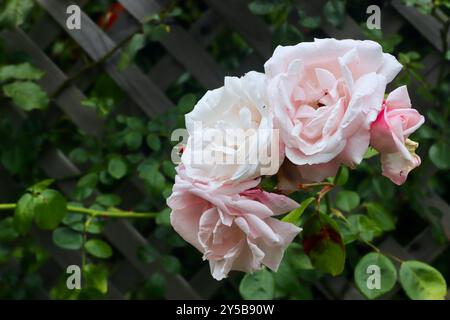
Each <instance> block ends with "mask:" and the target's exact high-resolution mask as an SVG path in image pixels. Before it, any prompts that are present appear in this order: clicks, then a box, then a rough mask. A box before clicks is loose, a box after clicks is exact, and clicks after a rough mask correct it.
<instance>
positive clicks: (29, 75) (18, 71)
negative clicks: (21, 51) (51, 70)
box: [0, 62, 44, 82]
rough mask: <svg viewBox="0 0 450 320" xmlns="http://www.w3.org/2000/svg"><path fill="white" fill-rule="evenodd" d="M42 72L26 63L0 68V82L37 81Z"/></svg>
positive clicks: (42, 74)
mask: <svg viewBox="0 0 450 320" xmlns="http://www.w3.org/2000/svg"><path fill="white" fill-rule="evenodd" d="M43 76H44V72H42V71H41V70H39V69H37V68H35V67H33V66H32V65H31V64H29V63H28V62H25V63H22V64H15V65H7V66H3V67H0V82H3V81H8V80H39V79H41V78H42V77H43Z"/></svg>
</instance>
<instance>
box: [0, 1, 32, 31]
mask: <svg viewBox="0 0 450 320" xmlns="http://www.w3.org/2000/svg"><path fill="white" fill-rule="evenodd" d="M33 7H34V1H33V0H6V1H5V4H4V5H3V6H2V7H0V11H1V13H0V26H7V27H19V26H21V25H22V24H23V23H24V22H25V20H26V18H27V17H28V14H29V13H30V12H31V11H32V9H33Z"/></svg>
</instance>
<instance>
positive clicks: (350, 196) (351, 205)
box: [336, 191, 360, 212]
mask: <svg viewBox="0 0 450 320" xmlns="http://www.w3.org/2000/svg"><path fill="white" fill-rule="evenodd" d="M359 201H360V199H359V195H358V194H357V193H356V192H354V191H340V192H338V194H337V195H336V206H337V207H338V208H339V209H341V210H343V211H347V212H349V211H352V210H353V209H356V207H358V205H359Z"/></svg>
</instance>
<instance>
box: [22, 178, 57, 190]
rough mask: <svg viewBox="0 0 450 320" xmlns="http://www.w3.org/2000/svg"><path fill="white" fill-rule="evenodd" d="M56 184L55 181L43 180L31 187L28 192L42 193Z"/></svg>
mask: <svg viewBox="0 0 450 320" xmlns="http://www.w3.org/2000/svg"><path fill="white" fill-rule="evenodd" d="M54 182H55V180H53V179H46V180H42V181H40V182H38V183H36V184H35V185H33V186H31V187H30V188H28V191H30V192H31V193H33V194H37V193H42V192H44V191H45V190H46V189H47V188H48V187H50V186H51V185H52V184H53V183H54Z"/></svg>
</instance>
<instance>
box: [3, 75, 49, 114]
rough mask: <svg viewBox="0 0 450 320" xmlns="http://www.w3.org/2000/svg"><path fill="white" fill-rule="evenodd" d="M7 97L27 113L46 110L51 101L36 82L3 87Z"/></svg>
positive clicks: (24, 82)
mask: <svg viewBox="0 0 450 320" xmlns="http://www.w3.org/2000/svg"><path fill="white" fill-rule="evenodd" d="M3 93H4V94H5V96H7V97H9V98H11V99H12V101H13V102H14V104H15V105H17V106H18V107H20V108H22V109H23V110H25V111H31V110H34V109H45V108H47V106H48V103H49V99H48V97H47V94H46V93H45V91H43V90H42V89H41V87H40V86H38V85H37V84H36V83H34V82H28V81H16V82H13V83H10V84H7V85H5V86H3Z"/></svg>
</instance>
